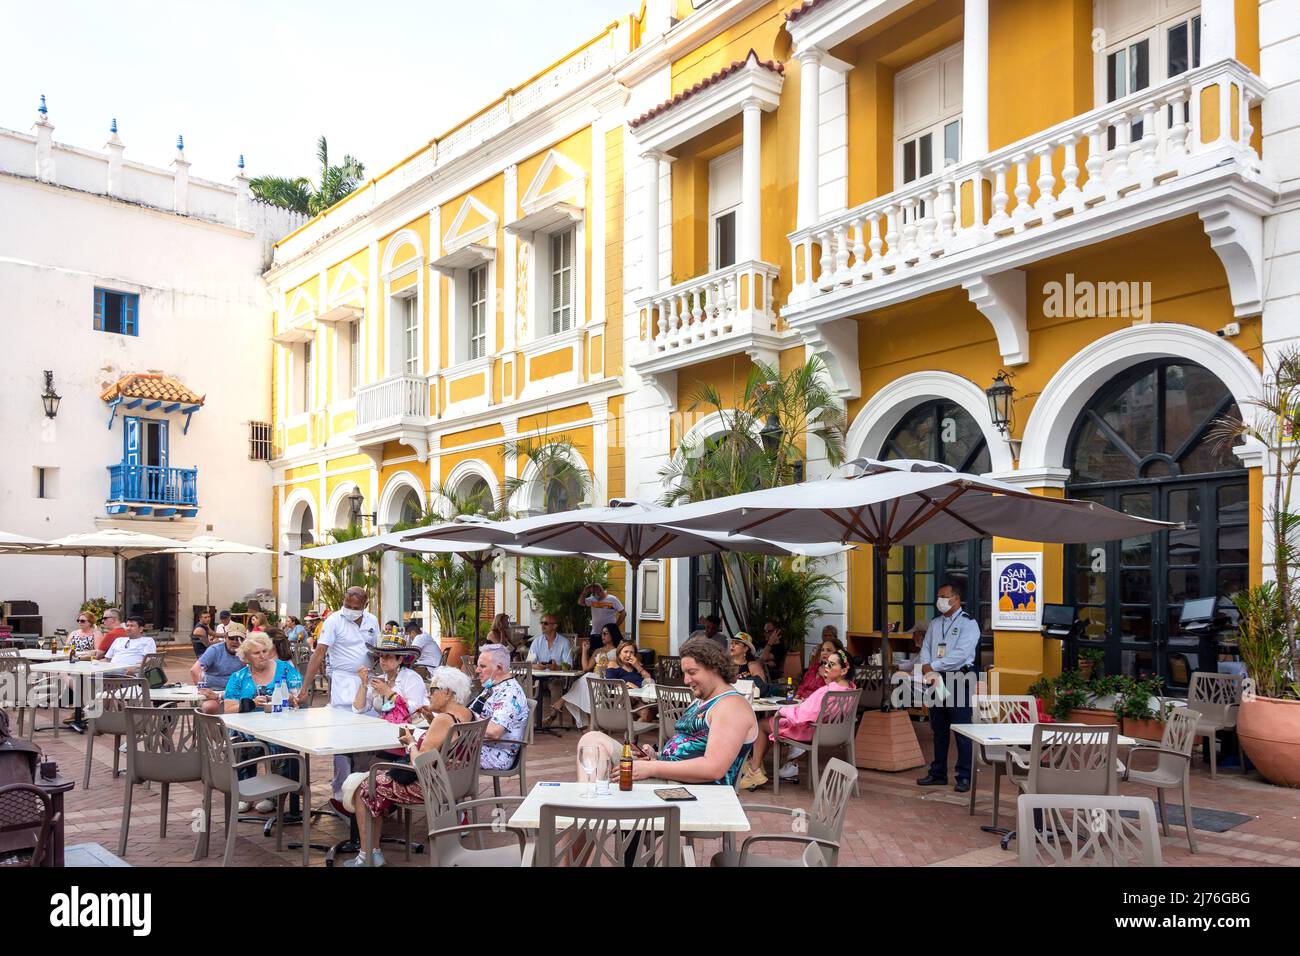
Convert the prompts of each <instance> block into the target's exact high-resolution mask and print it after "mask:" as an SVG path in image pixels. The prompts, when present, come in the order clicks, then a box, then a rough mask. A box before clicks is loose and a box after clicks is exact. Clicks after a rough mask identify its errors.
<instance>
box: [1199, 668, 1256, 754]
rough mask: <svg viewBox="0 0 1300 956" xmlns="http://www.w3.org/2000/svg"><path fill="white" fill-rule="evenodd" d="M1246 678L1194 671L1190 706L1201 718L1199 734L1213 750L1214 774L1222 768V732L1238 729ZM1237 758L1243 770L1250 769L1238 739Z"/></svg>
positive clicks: (1211, 750) (1236, 675) (1211, 751)
mask: <svg viewBox="0 0 1300 956" xmlns="http://www.w3.org/2000/svg"><path fill="white" fill-rule="evenodd" d="M1243 682H1244V678H1243V677H1242V676H1241V675H1240V674H1211V673H1209V672H1207V671H1197V672H1196V673H1195V674H1193V675H1192V683H1191V685H1190V686H1189V687H1188V689H1187V707H1188V709H1189V710H1194V711H1196V713H1197V714H1199V715H1200V719H1199V720H1198V721H1197V722H1196V736H1197V737H1198V738H1199V737H1204V738H1205V740H1206V746H1207V748H1208V749H1209V751H1210V778H1211V779H1214V778H1215V777H1217V776H1218V772H1219V758H1218V747H1217V746H1216V745H1217V743H1218V739H1219V732H1220V731H1224V730H1231V731H1234V734H1233V736H1234V738H1235V737H1236V734H1235V731H1236V729H1237V711H1238V709H1239V708H1240V707H1241V689H1242V686H1243ZM1237 761H1238V762H1239V763H1240V764H1241V772H1242V773H1245V772H1246V761H1245V760H1244V759H1243V758H1242V754H1241V740H1240V739H1237Z"/></svg>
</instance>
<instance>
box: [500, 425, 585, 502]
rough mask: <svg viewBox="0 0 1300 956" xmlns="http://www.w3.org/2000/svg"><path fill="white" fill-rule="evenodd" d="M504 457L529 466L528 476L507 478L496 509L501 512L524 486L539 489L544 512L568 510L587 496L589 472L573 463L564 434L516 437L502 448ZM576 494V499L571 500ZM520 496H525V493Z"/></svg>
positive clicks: (574, 458) (573, 455)
mask: <svg viewBox="0 0 1300 956" xmlns="http://www.w3.org/2000/svg"><path fill="white" fill-rule="evenodd" d="M504 454H505V456H506V457H507V458H512V459H514V460H515V461H519V460H527V461H528V462H529V463H530V464H532V465H533V470H532V475H531V477H529V478H507V479H506V480H505V485H504V487H503V488H502V493H501V501H500V502H498V504H497V509H498V511H501V512H504V511H505V510H506V508H507V507H508V505H509V502H510V501H511V500H512V499H513V498H514V497H515V495H516V494H517V493H518V492H520V491H523V490H525V489H529V488H534V489H539V490H540V491H541V500H542V502H543V504H544V507H545V510H546V511H547V512H552V511H568V510H570V509H572V508H576V507H578V506H579V505H580V504H581V503H582V501H585V500H586V499H587V498H589V497H590V496H591V492H592V490H593V489H594V487H595V486H594V484H593V482H592V479H591V473H590V472H589V471H587V469H585V468H583V467H582V466H581V465H579V464H576V462H577V461H580V460H581V459H580V458H578V455H577V449H576V446H575V445H574V444H573V442H572V441H571V440H570V439H569V438H568V437H566V436H563V435H561V436H559V437H557V438H549V437H543V438H533V439H524V438H521V439H518V440H516V441H511V442H507V443H506V444H505V447H504ZM575 495H576V497H577V499H578V500H573V498H574V496H575ZM524 497H529V496H528V495H525V496H524Z"/></svg>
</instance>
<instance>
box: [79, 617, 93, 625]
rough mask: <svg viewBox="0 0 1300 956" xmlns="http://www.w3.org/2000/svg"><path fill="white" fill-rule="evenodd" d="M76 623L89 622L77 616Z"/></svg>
mask: <svg viewBox="0 0 1300 956" xmlns="http://www.w3.org/2000/svg"><path fill="white" fill-rule="evenodd" d="M77 623H78V624H89V623H90V622H89V621H87V620H86V619H85V618H84V617H79V618H77Z"/></svg>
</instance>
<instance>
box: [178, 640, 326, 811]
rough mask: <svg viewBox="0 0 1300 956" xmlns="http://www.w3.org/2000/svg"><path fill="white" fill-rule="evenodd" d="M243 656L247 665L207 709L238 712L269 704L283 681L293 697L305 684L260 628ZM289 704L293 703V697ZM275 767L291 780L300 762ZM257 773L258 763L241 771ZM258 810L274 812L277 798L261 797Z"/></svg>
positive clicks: (293, 804) (292, 807)
mask: <svg viewBox="0 0 1300 956" xmlns="http://www.w3.org/2000/svg"><path fill="white" fill-rule="evenodd" d="M236 653H237V654H238V655H239V659H240V660H241V661H243V662H244V666H243V667H242V668H240V669H239V670H237V671H235V672H234V673H233V674H231V675H230V677H229V678H228V679H227V680H226V689H225V692H224V693H223V694H222V696H221V700H219V701H207V702H205V703H204V704H203V709H204V710H205V711H216V712H218V713H219V712H221V711H224V712H225V713H227V714H237V713H241V712H243V711H249V710H257V709H258V708H260V707H262V706H263V705H265V704H269V703H270V702H271V697H272V695H273V694H274V693H275V688H276V686H277V685H279V684H280V683H281V682H282V681H283V683H284V686H285V689H286V690H287V691H288V692H289V695H290V697H291V698H292V696H293V695H294V694H297V693H298V691H299V690H300V689H301V688H302V676H301V675H300V674H299V673H298V669H297V668H296V667H294V666H293V665H292V664H290V663H289V662H288V661H282V660H278V659H277V658H276V656H275V648H274V646H273V645H272V643H271V639H270V638H269V637H267V636H266V634H264V633H262V632H260V631H256V632H254V633H252V634H249V635H248V636H247V637H246V638H244V641H243V643H242V644H240V645H239V650H238V651H237V652H236ZM288 706H293V702H292V700H290V701H289V702H288ZM236 736H238V737H240V739H242V740H252V739H254V738H252V737H249V736H247V735H245V734H237V735H236ZM263 746H266V747H269V749H270V752H271V753H273V754H275V753H285V752H286V751H285V749H284V748H283V747H277V746H275V745H274V744H263ZM271 769H272V771H273V772H275V773H279V774H283V775H284V776H286V777H289V778H290V779H291V780H297V779H298V764H297V762H296V761H291V760H286V761H276V762H274V763H272V764H271ZM256 773H257V768H256V767H245V768H243V769H242V770H240V771H238V774H239V778H240V779H241V780H245V779H247V778H248V777H251V776H253V775H254V774H256ZM297 803H298V795H297V794H293V795H291V796H290V798H289V812H290V813H297V812H298V807H297ZM254 809H256V810H257V812H258V813H270V812H271V811H272V810H274V809H275V801H273V800H259V801H257V805H256V807H255V808H254ZM247 811H248V804H247V802H246V801H242V800H241V801H240V804H239V812H240V813H246V812H247Z"/></svg>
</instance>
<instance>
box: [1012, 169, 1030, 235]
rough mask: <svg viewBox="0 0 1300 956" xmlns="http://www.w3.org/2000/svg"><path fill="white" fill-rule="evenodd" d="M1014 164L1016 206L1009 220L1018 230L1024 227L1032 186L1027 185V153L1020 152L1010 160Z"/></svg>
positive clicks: (1027, 216) (1027, 215)
mask: <svg viewBox="0 0 1300 956" xmlns="http://www.w3.org/2000/svg"><path fill="white" fill-rule="evenodd" d="M1012 162H1013V163H1015V164H1016V186H1015V189H1014V190H1013V191H1014V192H1015V194H1016V208H1015V209H1012V210H1011V221H1012V223H1014V224H1015V227H1016V231H1017V232H1019V231H1020V230H1021V229H1023V228H1024V227H1025V220H1026V219H1028V218H1029V194H1030V192H1032V191H1033V188H1032V187H1031V186H1030V185H1029V154H1027V153H1021V154H1020V155H1019V156H1017V157H1016V158H1015V159H1013V160H1012Z"/></svg>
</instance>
